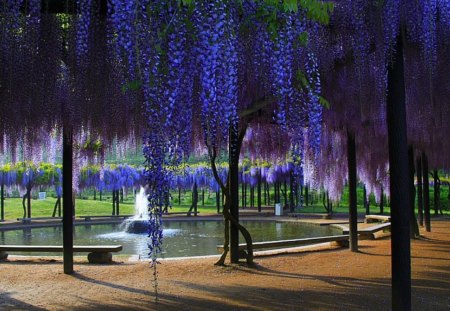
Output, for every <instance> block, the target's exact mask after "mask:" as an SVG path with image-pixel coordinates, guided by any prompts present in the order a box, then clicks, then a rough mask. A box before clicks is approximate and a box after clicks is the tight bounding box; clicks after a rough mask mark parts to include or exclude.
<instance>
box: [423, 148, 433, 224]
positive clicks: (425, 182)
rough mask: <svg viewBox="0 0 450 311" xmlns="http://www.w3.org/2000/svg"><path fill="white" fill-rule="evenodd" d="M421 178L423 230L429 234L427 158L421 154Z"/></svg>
mask: <svg viewBox="0 0 450 311" xmlns="http://www.w3.org/2000/svg"><path fill="white" fill-rule="evenodd" d="M422 178H423V210H424V215H423V216H424V222H425V230H426V231H427V232H431V219H430V180H429V177H428V158H427V155H426V154H425V153H422Z"/></svg>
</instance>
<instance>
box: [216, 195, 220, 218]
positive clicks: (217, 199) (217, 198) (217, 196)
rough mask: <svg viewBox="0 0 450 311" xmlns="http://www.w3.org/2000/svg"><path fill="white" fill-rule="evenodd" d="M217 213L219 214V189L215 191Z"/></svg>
mask: <svg viewBox="0 0 450 311" xmlns="http://www.w3.org/2000/svg"><path fill="white" fill-rule="evenodd" d="M216 206H217V214H220V190H219V191H216Z"/></svg>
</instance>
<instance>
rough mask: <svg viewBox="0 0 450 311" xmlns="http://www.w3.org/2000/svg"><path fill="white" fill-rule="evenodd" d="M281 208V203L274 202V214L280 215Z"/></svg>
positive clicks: (281, 212) (281, 213)
mask: <svg viewBox="0 0 450 311" xmlns="http://www.w3.org/2000/svg"><path fill="white" fill-rule="evenodd" d="M282 215H283V210H282V209H281V203H276V204H275V216H282Z"/></svg>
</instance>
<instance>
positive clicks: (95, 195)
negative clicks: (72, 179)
mask: <svg viewBox="0 0 450 311" xmlns="http://www.w3.org/2000/svg"><path fill="white" fill-rule="evenodd" d="M96 200H97V191H95V189H94V201H96Z"/></svg>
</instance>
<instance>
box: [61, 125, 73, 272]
mask: <svg viewBox="0 0 450 311" xmlns="http://www.w3.org/2000/svg"><path fill="white" fill-rule="evenodd" d="M72 148H73V146H72V131H71V130H68V129H67V128H66V127H64V129H63V250H64V254H63V260H64V273H65V274H72V273H73V212H74V208H73V189H72V168H73V161H72Z"/></svg>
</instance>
